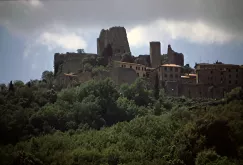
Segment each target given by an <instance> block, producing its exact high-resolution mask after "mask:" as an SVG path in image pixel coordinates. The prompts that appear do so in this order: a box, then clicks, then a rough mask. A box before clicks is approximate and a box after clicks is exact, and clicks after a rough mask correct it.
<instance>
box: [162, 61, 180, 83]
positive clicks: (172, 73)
mask: <svg viewBox="0 0 243 165" xmlns="http://www.w3.org/2000/svg"><path fill="white" fill-rule="evenodd" d="M158 73H159V74H158V75H159V80H160V81H163V82H165V81H176V82H177V81H180V79H181V66H179V65H175V64H164V65H161V66H160V67H159V69H158Z"/></svg>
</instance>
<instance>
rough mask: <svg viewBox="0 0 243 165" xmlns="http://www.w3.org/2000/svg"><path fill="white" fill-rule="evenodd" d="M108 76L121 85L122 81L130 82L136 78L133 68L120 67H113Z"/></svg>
mask: <svg viewBox="0 0 243 165" xmlns="http://www.w3.org/2000/svg"><path fill="white" fill-rule="evenodd" d="M110 76H111V78H112V80H113V81H114V82H115V83H116V84H117V85H121V84H123V83H128V84H132V83H133V82H134V81H135V80H136V78H137V74H136V72H135V70H133V69H131V68H120V67H117V68H113V70H112V71H111V74H110Z"/></svg>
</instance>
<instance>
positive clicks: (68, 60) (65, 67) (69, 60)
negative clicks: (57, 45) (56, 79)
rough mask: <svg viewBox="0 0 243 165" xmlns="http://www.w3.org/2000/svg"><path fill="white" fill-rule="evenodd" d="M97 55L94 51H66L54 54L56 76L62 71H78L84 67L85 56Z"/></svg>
mask: <svg viewBox="0 0 243 165" xmlns="http://www.w3.org/2000/svg"><path fill="white" fill-rule="evenodd" d="M91 56H97V55H96V54H92V53H83V54H79V53H68V52H67V53H66V54H59V53H56V54H55V55H54V73H55V75H56V76H58V74H62V73H70V72H72V73H76V72H78V71H79V70H80V69H82V67H83V66H82V60H83V59H84V58H85V57H91Z"/></svg>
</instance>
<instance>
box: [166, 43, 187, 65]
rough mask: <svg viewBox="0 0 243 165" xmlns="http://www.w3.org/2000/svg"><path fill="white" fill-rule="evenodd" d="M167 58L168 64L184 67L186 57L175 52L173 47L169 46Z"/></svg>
mask: <svg viewBox="0 0 243 165" xmlns="http://www.w3.org/2000/svg"><path fill="white" fill-rule="evenodd" d="M167 56H168V61H167V62H168V64H176V65H180V66H184V55H183V54H182V53H177V52H175V51H174V50H173V49H172V48H171V45H168V49H167Z"/></svg>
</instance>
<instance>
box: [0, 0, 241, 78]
mask: <svg viewBox="0 0 243 165" xmlns="http://www.w3.org/2000/svg"><path fill="white" fill-rule="evenodd" d="M242 16H243V1H242V0H180V1H179V0H65V1H64V0H63V1H61V0H45V1H40V0H28V1H26V0H19V1H0V57H1V59H0V82H9V81H10V80H16V79H18V80H23V81H28V80H30V79H38V78H40V76H41V73H42V72H43V71H44V70H53V55H54V53H55V52H67V51H71V52H75V51H76V50H77V49H78V48H84V49H85V51H86V52H92V53H96V38H97V37H98V35H99V32H100V30H101V29H102V28H109V27H111V26H124V27H125V28H126V29H127V33H128V39H129V43H130V47H131V51H132V54H133V55H135V56H136V55H139V54H148V53H149V42H150V41H160V42H161V44H162V53H166V48H167V45H168V44H171V45H172V48H173V49H174V50H175V51H177V52H181V53H183V54H184V56H185V62H186V63H189V64H190V65H192V66H193V65H194V64H195V62H211V63H212V62H215V61H216V60H219V61H222V62H224V63H234V64H243V19H242Z"/></svg>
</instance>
